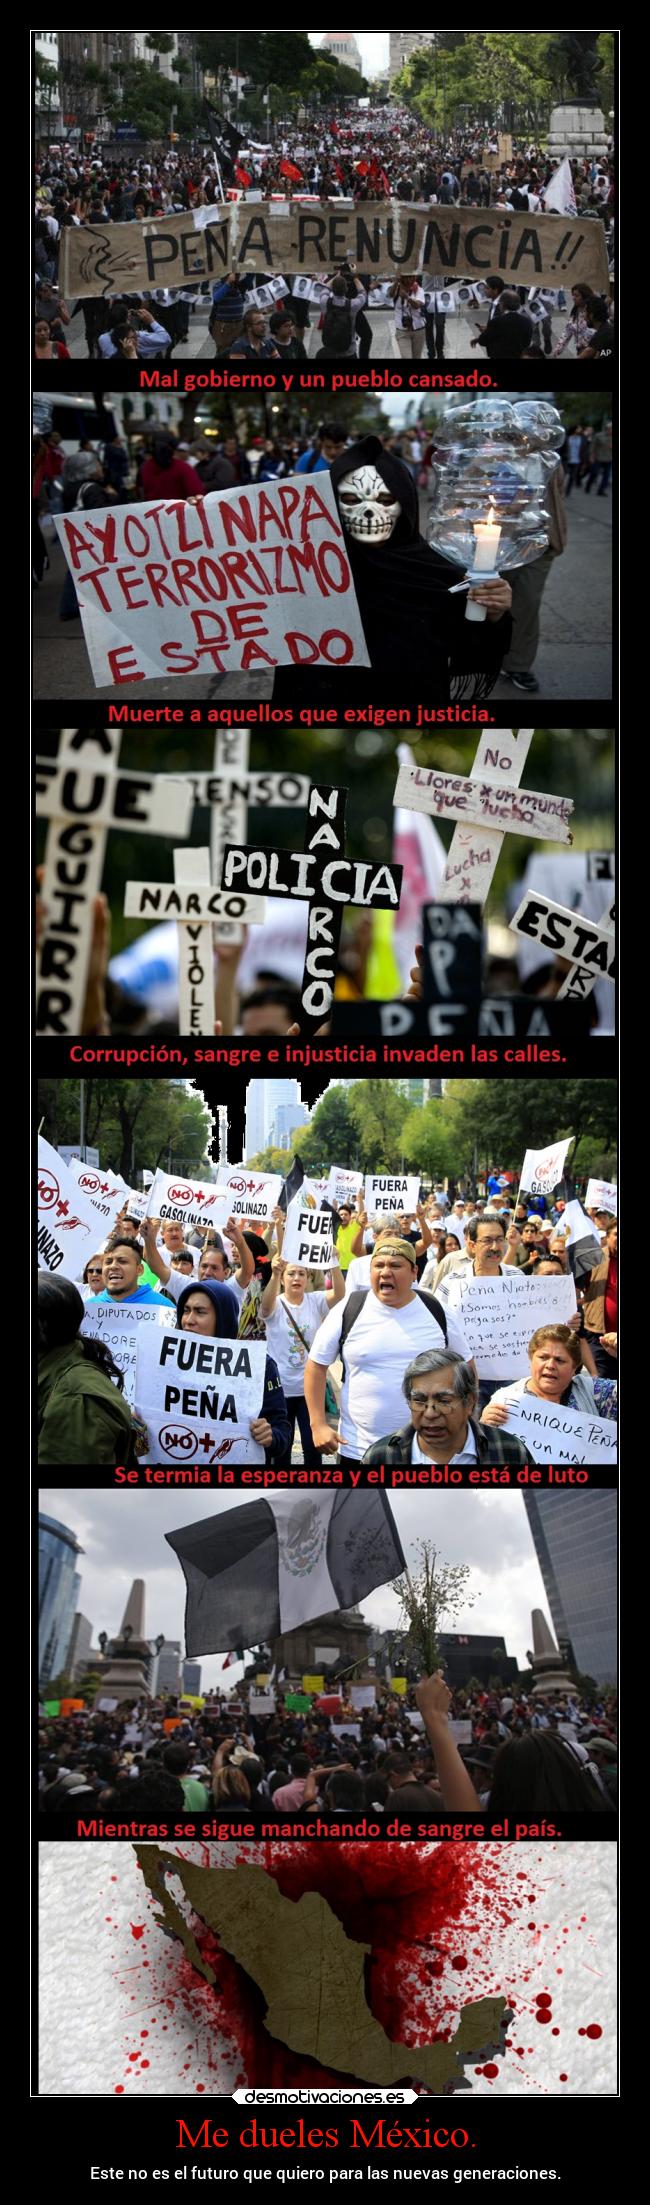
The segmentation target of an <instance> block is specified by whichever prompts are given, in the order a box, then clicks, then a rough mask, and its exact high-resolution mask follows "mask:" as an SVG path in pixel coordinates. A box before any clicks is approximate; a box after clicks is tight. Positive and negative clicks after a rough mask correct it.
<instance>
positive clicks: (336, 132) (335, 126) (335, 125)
mask: <svg viewBox="0 0 650 2205" xmlns="http://www.w3.org/2000/svg"><path fill="white" fill-rule="evenodd" d="M330 130H331V133H332V137H333V138H338V135H339V126H338V123H333V122H331V123H330Z"/></svg>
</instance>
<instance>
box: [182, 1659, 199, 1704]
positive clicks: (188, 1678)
mask: <svg viewBox="0 0 650 2205" xmlns="http://www.w3.org/2000/svg"><path fill="white" fill-rule="evenodd" d="M183 1691H184V1692H191V1693H192V1695H195V1696H196V1698H197V1699H198V1698H199V1694H200V1691H201V1663H200V1661H184V1662H183Z"/></svg>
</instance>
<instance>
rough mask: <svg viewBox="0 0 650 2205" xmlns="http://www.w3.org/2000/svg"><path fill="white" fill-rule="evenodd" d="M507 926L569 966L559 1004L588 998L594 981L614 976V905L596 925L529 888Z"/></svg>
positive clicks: (594, 922)
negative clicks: (563, 960) (569, 1000)
mask: <svg viewBox="0 0 650 2205" xmlns="http://www.w3.org/2000/svg"><path fill="white" fill-rule="evenodd" d="M509 925H510V926H511V927H512V929H513V932H514V933H515V934H525V935H527V936H528V938H529V940H532V941H535V942H538V943H539V946H540V948H541V949H547V950H552V951H553V954H554V956H555V957H563V958H565V959H566V962H567V964H568V965H570V967H571V970H570V971H569V972H568V973H567V974H566V976H565V979H564V980H563V981H562V986H561V987H560V988H559V989H558V996H557V1000H558V1002H560V1001H562V1000H563V999H566V998H567V997H569V996H577V997H578V998H580V999H582V998H583V997H584V996H586V995H590V994H591V990H592V988H593V987H595V985H596V981H597V980H602V979H609V980H613V979H614V978H615V976H616V944H615V937H614V907H613V905H608V906H607V909H606V910H605V911H604V912H603V914H602V918H601V919H600V920H598V921H596V920H593V919H587V918H585V917H584V915H583V914H582V913H581V912H579V911H569V910H567V909H565V906H564V905H563V904H560V903H553V902H552V901H551V898H550V896H544V895H542V894H541V893H540V892H539V891H534V890H533V889H530V888H529V889H528V891H527V893H526V895H525V896H523V897H522V901H521V903H520V904H519V905H518V908H517V910H516V911H515V913H514V916H513V917H512V918H511V919H510V920H509Z"/></svg>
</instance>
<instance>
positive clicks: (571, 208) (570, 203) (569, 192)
mask: <svg viewBox="0 0 650 2205" xmlns="http://www.w3.org/2000/svg"><path fill="white" fill-rule="evenodd" d="M544 212H545V213H546V214H548V213H549V212H550V213H551V214H577V212H578V209H577V206H576V195H575V192H574V189H573V177H572V174H571V162H570V160H569V156H568V153H567V154H566V156H565V159H564V160H563V161H561V162H560V166H559V168H556V170H555V174H554V176H552V177H551V181H550V184H547V186H546V191H545V193H544Z"/></svg>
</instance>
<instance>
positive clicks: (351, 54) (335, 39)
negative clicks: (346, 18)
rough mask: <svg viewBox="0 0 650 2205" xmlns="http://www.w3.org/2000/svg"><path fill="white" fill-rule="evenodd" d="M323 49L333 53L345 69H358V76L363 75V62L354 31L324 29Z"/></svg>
mask: <svg viewBox="0 0 650 2205" xmlns="http://www.w3.org/2000/svg"><path fill="white" fill-rule="evenodd" d="M324 49H326V50H327V52H328V53H330V54H333V56H334V60H335V61H340V62H342V63H343V65H344V67H345V68H346V69H358V72H359V76H360V77H362V76H363V62H362V60H361V53H360V50H359V47H358V45H357V41H356V38H355V35H354V31H324V32H323V36H322V39H321V52H322V51H323V50H324Z"/></svg>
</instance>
